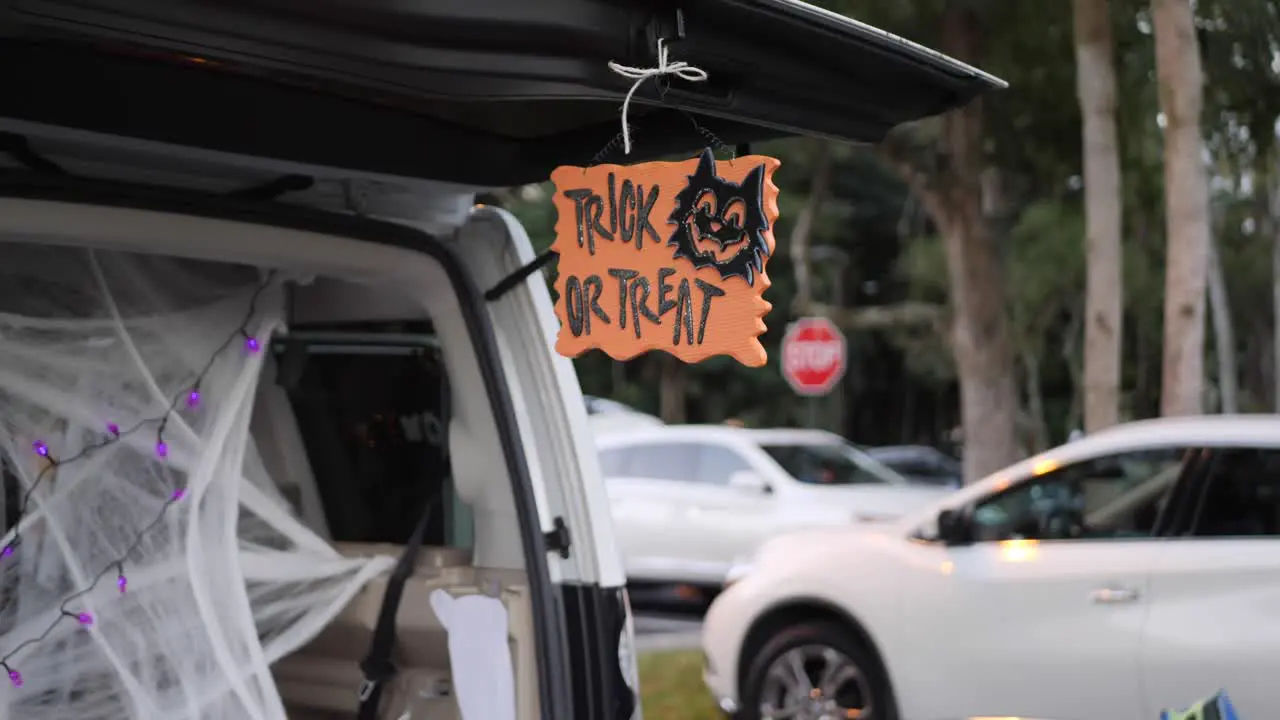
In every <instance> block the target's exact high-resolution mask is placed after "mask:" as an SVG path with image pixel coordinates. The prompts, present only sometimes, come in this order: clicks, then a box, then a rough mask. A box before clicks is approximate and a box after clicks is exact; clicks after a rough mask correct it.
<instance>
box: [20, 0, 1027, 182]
mask: <svg viewBox="0 0 1280 720" xmlns="http://www.w3.org/2000/svg"><path fill="white" fill-rule="evenodd" d="M680 7H682V6H680V5H677V4H674V3H670V2H666V1H664V0H627V1H623V0H539V1H538V2H529V0H432V1H431V2H404V1H403V0H312V1H311V2H307V3H297V2H290V1H288V0H234V1H227V0H166V2H153V1H151V0H0V28H3V30H2V31H0V64H3V66H4V67H10V68H22V71H21V72H13V73H4V76H3V78H0V116H3V117H6V118H13V119H18V120H25V121H29V122H37V123H41V124H50V125H57V126H64V127H73V128H80V129H84V130H92V131H97V132H102V133H107V134H113V135H122V136H126V137H134V138H142V139H150V140H159V141H163V142H168V143H172V144H176V145H186V146H195V147H201V148H206V149H210V150H222V151H226V152H234V153H237V154H243V155H253V156H260V157H270V158H278V159H281V160H288V161H293V162H300V163H307V164H312V165H324V166H329V167H342V168H350V169H352V170H362V171H367V172H371V173H378V174H384V175H396V176H402V177H413V178H431V179H435V180H445V181H454V182H460V183H465V184H471V185H481V186H499V185H514V184H520V183H525V182H532V181H539V180H543V179H545V178H546V177H547V175H548V174H549V172H550V170H551V169H552V168H554V167H555V166H557V165H561V164H567V163H585V162H587V161H589V160H590V159H591V158H592V157H593V156H594V155H596V154H597V153H598V151H599V150H600V149H601V147H602V146H603V145H605V144H606V143H607V142H609V141H610V139H612V138H613V137H614V136H615V135H616V134H617V133H618V130H619V122H618V109H619V104H620V102H621V99H622V98H623V96H624V95H625V94H626V92H627V90H628V89H629V88H630V86H631V81H630V80H627V79H625V78H622V77H620V76H618V75H617V74H615V73H614V72H612V71H611V70H609V68H608V66H607V63H608V62H609V61H610V60H616V61H618V62H620V63H622V64H625V65H631V66H639V67H653V66H654V65H656V63H657V58H656V45H657V40H658V39H659V38H665V39H667V41H668V42H669V43H671V53H672V59H673V60H677V59H678V60H683V61H686V62H689V63H691V64H693V65H696V66H698V67H700V68H702V69H704V70H706V71H707V72H708V73H709V76H710V77H709V80H708V81H707V82H705V83H688V82H684V81H680V80H672V81H671V82H670V85H669V86H666V87H665V89H664V90H660V89H659V86H658V84H657V83H655V82H652V81H651V82H646V83H645V84H644V85H643V86H642V87H641V88H640V89H639V90H638V92H637V93H636V98H635V102H634V103H633V108H634V109H633V113H632V118H633V122H634V125H635V127H636V136H637V145H636V148H635V151H634V153H633V159H636V160H641V159H645V158H649V157H656V156H660V155H664V154H669V153H673V152H682V151H686V150H689V149H692V148H695V147H699V146H702V145H705V144H706V142H707V140H706V137H705V136H704V135H703V134H702V133H701V132H700V131H699V130H698V127H699V126H700V127H702V128H705V129H706V130H709V131H711V132H712V133H714V134H715V135H716V136H717V137H718V138H720V139H721V140H722V141H723V142H725V143H727V144H737V143H744V142H748V141H752V140H760V139H765V138H770V137H778V136H784V135H795V134H804V135H817V136H823V137H828V138H835V139H840V140H850V141H859V142H874V141H878V140H879V139H880V138H882V137H883V136H884V134H885V133H886V132H887V131H888V130H889V129H890V128H891V127H893V126H894V125H897V124H899V123H902V122H905V121H909V120H914V119H918V118H921V117H926V116H929V115H934V114H938V113H941V112H943V111H946V110H948V109H950V108H953V107H957V106H960V105H963V104H965V103H966V102H968V101H969V100H970V99H972V98H973V97H974V96H975V95H977V94H979V93H981V92H983V91H984V90H988V89H992V88H997V87H1001V86H1002V85H1003V84H1002V83H1001V82H1000V81H999V80H996V79H995V78H993V77H991V76H989V75H987V74H985V73H982V72H980V71H978V70H976V69H974V68H971V67H968V66H966V65H964V64H962V63H959V62H956V61H954V60H951V59H949V58H947V57H945V56H942V55H939V54H938V53H935V52H933V51H931V50H928V49H925V48H923V47H920V46H918V45H914V44H912V43H910V42H907V41H905V40H903V39H901V38H897V37H894V36H891V35H888V34H887V33H884V32H882V31H880V30H877V29H875V28H872V27H869V26H866V25H863V24H860V23H858V22H855V21H853V20H850V19H848V18H845V17H843V16H840V15H836V14H834V13H830V12H827V11H825V10H821V9H818V8H815V7H813V6H810V5H807V4H805V3H803V2H799V1H798V0H699V1H698V2H695V3H686V4H684V5H683V9H677V8H680ZM660 93H661V96H660ZM691 120H693V121H696V125H695V123H694V122H692V121H691Z"/></svg>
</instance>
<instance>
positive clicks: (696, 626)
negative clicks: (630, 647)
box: [635, 608, 702, 652]
mask: <svg viewBox="0 0 1280 720" xmlns="http://www.w3.org/2000/svg"><path fill="white" fill-rule="evenodd" d="M635 615H636V649H637V650H639V651H640V652H655V651H662V650H696V649H697V648H698V647H699V638H700V636H701V632H702V618H701V617H699V616H698V615H697V614H696V613H694V612H665V611H656V610H647V609H643V608H637V609H636V610H635Z"/></svg>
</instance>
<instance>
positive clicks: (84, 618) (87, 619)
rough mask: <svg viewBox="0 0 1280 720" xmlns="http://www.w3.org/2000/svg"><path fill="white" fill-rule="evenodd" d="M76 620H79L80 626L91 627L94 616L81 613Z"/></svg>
mask: <svg viewBox="0 0 1280 720" xmlns="http://www.w3.org/2000/svg"><path fill="white" fill-rule="evenodd" d="M76 619H77V620H79V621H80V624H81V625H83V626H85V627H89V626H90V625H92V624H93V616H92V615H90V614H89V613H87V612H82V613H80V614H79V615H77V616H76Z"/></svg>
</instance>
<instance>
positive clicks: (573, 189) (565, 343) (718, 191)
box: [551, 149, 780, 367]
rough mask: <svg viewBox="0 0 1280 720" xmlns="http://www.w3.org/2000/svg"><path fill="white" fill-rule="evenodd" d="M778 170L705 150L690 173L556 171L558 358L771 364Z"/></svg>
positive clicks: (758, 159) (685, 164)
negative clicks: (598, 354) (770, 269)
mask: <svg viewBox="0 0 1280 720" xmlns="http://www.w3.org/2000/svg"><path fill="white" fill-rule="evenodd" d="M779 164H780V163H779V162H778V160H776V159H774V158H771V157H764V156H761V155H749V156H746V157H740V158H736V159H734V160H721V161H719V162H717V161H716V159H715V156H714V155H712V154H711V150H709V149H708V150H707V151H705V152H704V153H703V154H702V155H701V156H700V157H697V158H693V159H690V160H685V161H681V162H651V163H641V164H639V165H599V166H596V167H591V168H581V167H560V168H556V170H555V171H554V172H553V173H551V181H552V182H553V183H554V184H555V196H554V200H553V202H554V203H555V207H556V211H557V213H558V217H557V219H556V227H555V233H556V239H555V242H554V243H553V244H552V246H551V249H552V250H555V251H556V252H557V253H558V254H559V264H558V271H559V275H558V277H557V278H556V282H555V288H556V291H557V292H558V293H559V296H560V297H559V299H558V300H556V315H557V317H559V318H560V334H559V336H558V337H557V339H556V351H557V352H559V353H560V354H561V355H565V356H567V357H577V356H578V355H581V354H582V353H584V352H586V351H587V350H591V349H600V350H603V351H604V352H605V353H607V354H608V355H609V356H610V357H612V358H614V359H615V360H627V359H630V358H633V357H635V356H637V355H639V354H640V353H643V352H646V351H649V350H665V351H666V352H668V353H671V354H672V355H674V356H675V357H677V358H679V359H680V360H682V361H684V362H689V363H696V362H699V361H701V360H705V359H707V358H709V357H712V356H715V355H729V356H731V357H733V358H734V359H736V360H737V361H738V362H740V363H742V364H743V365H747V366H749V367H760V366H761V365H764V364H765V360H766V359H767V355H766V353H765V350H764V346H763V345H761V344H760V340H759V336H760V334H761V333H763V332H764V331H765V325H764V315H765V313H767V312H769V310H770V308H771V307H772V306H771V305H770V304H769V303H768V302H767V301H766V300H765V299H764V297H763V294H764V291H765V290H766V289H767V288H768V287H769V276H768V275H767V274H766V273H765V263H766V262H767V261H768V259H769V256H770V255H772V254H773V247H774V242H773V224H774V221H775V220H776V219H777V217H778V188H777V186H776V185H774V184H773V173H774V171H775V170H777V169H778V165H779Z"/></svg>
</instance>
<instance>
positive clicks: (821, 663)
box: [760, 644, 875, 720]
mask: <svg viewBox="0 0 1280 720" xmlns="http://www.w3.org/2000/svg"><path fill="white" fill-rule="evenodd" d="M874 709H875V708H874V704H873V698H872V694H871V685H870V683H869V682H868V680H867V677H866V674H865V673H863V672H862V669H861V668H860V667H858V664H857V663H855V662H854V661H853V659H852V658H850V657H849V656H848V655H846V654H845V653H843V652H840V651H839V650H837V649H835V648H833V647H829V646H826V645H817V644H814V645H802V646H799V647H795V648H792V649H790V650H788V651H786V652H784V653H782V654H781V655H779V656H778V657H776V658H774V660H773V662H771V663H770V664H769V667H768V669H766V670H765V674H764V682H763V683H762V685H761V688H760V717H761V720H849V719H851V718H857V719H858V720H872V718H873V717H874V715H873V713H874Z"/></svg>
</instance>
